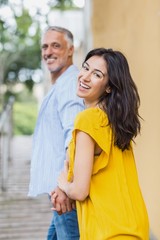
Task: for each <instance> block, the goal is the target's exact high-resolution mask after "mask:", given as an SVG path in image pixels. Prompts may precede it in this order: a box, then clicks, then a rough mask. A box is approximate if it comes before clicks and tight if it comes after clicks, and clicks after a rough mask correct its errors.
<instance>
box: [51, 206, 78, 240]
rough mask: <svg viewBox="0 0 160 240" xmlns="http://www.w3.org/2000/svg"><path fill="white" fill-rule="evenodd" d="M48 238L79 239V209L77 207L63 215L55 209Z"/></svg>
mask: <svg viewBox="0 0 160 240" xmlns="http://www.w3.org/2000/svg"><path fill="white" fill-rule="evenodd" d="M47 240H79V229H78V221H77V211H76V210H75V209H74V210H72V211H71V212H66V213H64V214H62V215H58V213H57V212H56V211H53V218H52V221H51V224H50V227H49V229H48V236H47Z"/></svg>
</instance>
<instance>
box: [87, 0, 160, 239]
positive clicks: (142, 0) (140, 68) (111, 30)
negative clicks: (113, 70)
mask: <svg viewBox="0 0 160 240" xmlns="http://www.w3.org/2000/svg"><path fill="white" fill-rule="evenodd" d="M91 2H92V15H91V21H92V33H93V35H92V41H93V47H106V48H113V49H117V50H120V51H122V52H123V53H124V54H125V56H126V57H127V59H128V61H129V65H130V69H131V73H132V76H133V79H134V80H135V82H136V84H137V86H138V89H139V94H140V97H141V108H140V114H141V116H142V117H143V118H144V121H143V122H142V132H141V136H140V137H138V138H137V145H136V147H135V155H136V161H137V168H138V172H139V180H140V184H141V188H142V192H143V196H144V199H145V202H146V205H147V209H148V213H149V218H150V224H151V229H152V231H153V233H154V235H155V236H156V237H157V238H158V239H160V186H159V184H160V0H134V1H133V0H92V1H91Z"/></svg>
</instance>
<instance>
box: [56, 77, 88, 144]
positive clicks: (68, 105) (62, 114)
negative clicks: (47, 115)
mask: <svg viewBox="0 0 160 240" xmlns="http://www.w3.org/2000/svg"><path fill="white" fill-rule="evenodd" d="M76 88H77V75H75V76H74V77H73V76H72V78H70V79H69V76H68V78H66V80H65V84H61V85H60V86H58V88H57V94H56V95H57V103H58V114H59V118H60V122H61V125H62V128H63V132H64V139H65V148H67V147H68V144H69V142H70V140H71V136H72V130H73V125H74V120H75V117H76V115H77V113H79V112H80V111H82V110H83V109H84V104H83V100H82V99H81V98H79V97H78V96H77V95H76Z"/></svg>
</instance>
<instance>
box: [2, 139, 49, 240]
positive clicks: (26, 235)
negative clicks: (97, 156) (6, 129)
mask: <svg viewBox="0 0 160 240" xmlns="http://www.w3.org/2000/svg"><path fill="white" fill-rule="evenodd" d="M31 141H32V138H31V137H30V136H23V137H14V138H13V140H12V154H11V160H10V163H9V175H8V187H7V191H6V192H1V191H0V239H1V240H2V239H3V240H10V239H12V240H45V239H46V233H47V230H48V226H49V224H50V220H51V217H52V212H51V210H50V208H51V205H50V202H49V199H48V197H47V195H43V196H40V197H38V198H34V199H32V198H28V197H27V192H28V184H29V171H30V156H31V143H32V142H31Z"/></svg>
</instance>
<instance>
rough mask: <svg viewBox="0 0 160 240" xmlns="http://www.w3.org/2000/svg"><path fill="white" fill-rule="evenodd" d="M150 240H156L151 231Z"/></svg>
mask: <svg viewBox="0 0 160 240" xmlns="http://www.w3.org/2000/svg"><path fill="white" fill-rule="evenodd" d="M149 239H150V240H158V238H157V237H155V235H154V234H153V233H152V231H151V232H150V238H149Z"/></svg>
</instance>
